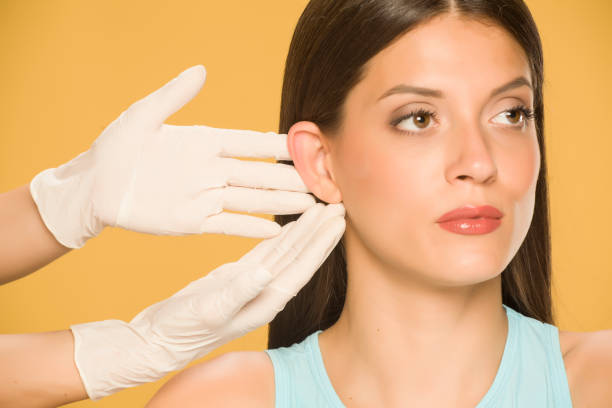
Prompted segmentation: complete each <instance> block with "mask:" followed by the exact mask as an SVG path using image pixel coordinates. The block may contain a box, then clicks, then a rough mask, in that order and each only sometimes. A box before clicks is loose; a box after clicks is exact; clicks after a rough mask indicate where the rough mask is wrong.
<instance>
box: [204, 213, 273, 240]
mask: <svg viewBox="0 0 612 408" xmlns="http://www.w3.org/2000/svg"><path fill="white" fill-rule="evenodd" d="M280 231H281V227H280V225H278V224H277V223H276V222H274V221H270V220H266V219H263V218H261V217H255V216H252V215H244V214H233V213H227V212H221V213H219V214H215V215H211V216H209V217H207V218H206V219H205V220H204V222H203V223H202V226H201V227H200V233H208V234H225V235H238V236H241V237H247V238H271V237H275V236H277V235H278V234H279V233H280Z"/></svg>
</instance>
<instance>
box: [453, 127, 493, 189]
mask: <svg viewBox="0 0 612 408" xmlns="http://www.w3.org/2000/svg"><path fill="white" fill-rule="evenodd" d="M450 140H451V143H450V148H449V152H448V162H447V163H448V166H447V170H446V177H447V180H448V182H449V183H451V184H454V183H456V182H457V180H461V181H462V182H463V181H464V180H466V179H471V181H472V182H474V183H479V184H483V183H491V182H493V181H494V180H495V179H496V177H497V165H496V162H495V157H494V155H493V153H494V152H493V150H492V146H491V143H490V136H489V135H488V134H487V131H486V130H485V129H484V128H483V127H482V126H481V125H479V124H471V125H465V126H462V127H461V128H459V127H458V128H457V129H456V130H455V132H454V134H452V135H451V136H450Z"/></svg>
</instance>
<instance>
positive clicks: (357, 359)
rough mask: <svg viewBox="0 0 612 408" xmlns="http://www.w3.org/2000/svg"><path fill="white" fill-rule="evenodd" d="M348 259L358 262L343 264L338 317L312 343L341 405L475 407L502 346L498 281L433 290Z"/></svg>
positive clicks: (369, 263)
mask: <svg viewBox="0 0 612 408" xmlns="http://www.w3.org/2000/svg"><path fill="white" fill-rule="evenodd" d="M347 254H361V255H362V256H361V257H360V258H361V259H350V257H349V258H348V259H347V266H348V287H347V294H346V301H345V304H344V308H343V310H342V314H341V316H340V318H339V319H338V321H337V322H336V323H335V324H334V325H333V326H331V327H330V328H329V329H327V330H325V331H324V332H323V333H321V335H320V336H319V344H320V348H321V354H322V356H323V360H324V363H325V367H326V370H327V372H328V375H329V377H330V380H331V381H332V384H333V386H334V388H335V390H336V392H337V393H338V395H339V396H340V398H341V399H342V400H343V401H344V402H345V404H348V405H349V406H361V405H363V406H389V407H394V406H406V402H407V401H410V405H414V406H453V407H460V406H466V407H467V406H470V407H474V406H475V405H476V404H477V403H478V402H479V401H480V400H481V399H482V397H483V396H484V395H485V394H486V392H487V390H488V389H489V388H490V386H491V384H492V383H493V380H494V378H495V375H496V373H497V370H498V368H499V364H500V362H501V358H502V355H503V350H504V347H505V344H506V337H507V332H508V322H507V317H506V313H505V310H504V309H503V307H502V300H501V275H497V276H496V277H494V278H493V279H489V280H486V281H484V282H480V283H478V284H474V285H470V286H455V287H435V286H434V285H432V284H429V285H427V283H425V282H422V281H417V280H416V279H410V274H408V273H407V272H406V273H403V274H402V273H398V272H397V271H392V270H388V269H386V268H384V267H382V266H381V265H380V264H377V263H376V262H375V261H373V258H368V257H367V256H363V255H365V254H366V251H350V250H347ZM421 280H422V279H421ZM352 401H360V404H359V405H356V404H351V402H352ZM361 402H362V403H361Z"/></svg>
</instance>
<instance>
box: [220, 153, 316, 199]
mask: <svg viewBox="0 0 612 408" xmlns="http://www.w3.org/2000/svg"><path fill="white" fill-rule="evenodd" d="M222 161H223V165H224V167H225V169H226V171H227V175H228V176H227V179H226V180H227V182H228V183H229V184H230V185H232V186H243V187H255V188H267V189H274V190H284V191H300V192H304V193H309V192H310V190H309V189H308V187H307V186H306V184H304V181H303V180H302V177H301V176H300V174H299V173H298V172H297V170H296V169H295V167H294V166H292V165H289V164H285V163H268V162H257V161H247V160H238V159H231V158H225V159H222Z"/></svg>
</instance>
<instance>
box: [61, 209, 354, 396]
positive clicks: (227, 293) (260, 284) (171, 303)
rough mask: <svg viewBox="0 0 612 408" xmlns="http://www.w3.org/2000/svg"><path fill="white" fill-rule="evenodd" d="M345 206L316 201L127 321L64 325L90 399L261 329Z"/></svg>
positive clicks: (307, 269) (317, 261)
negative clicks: (227, 260) (250, 246)
mask: <svg viewBox="0 0 612 408" xmlns="http://www.w3.org/2000/svg"><path fill="white" fill-rule="evenodd" d="M344 214H345V210H344V206H343V205H342V204H330V205H324V204H321V203H317V204H315V205H314V206H312V207H310V208H309V209H308V210H307V211H306V212H304V214H302V215H301V216H300V218H299V219H298V220H297V221H292V222H290V223H288V224H286V225H284V226H283V227H282V231H281V233H280V234H279V235H278V236H276V237H274V238H270V239H267V240H264V241H262V242H260V243H259V244H258V245H257V246H255V247H254V248H253V249H252V250H251V251H249V252H248V253H246V254H245V255H244V256H243V257H241V258H240V259H239V260H238V261H237V262H231V263H228V264H224V265H221V266H220V267H218V268H216V269H214V270H213V271H212V272H210V273H209V274H208V275H206V276H204V277H203V278H200V279H198V280H196V281H193V282H191V283H190V284H189V285H187V286H186V287H185V288H183V289H181V290H180V291H179V292H177V293H176V294H174V295H173V296H171V297H170V298H168V299H165V300H162V301H161V302H159V303H156V304H154V305H152V306H149V307H148V308H146V309H145V310H143V311H142V312H140V313H139V314H138V315H137V316H136V317H135V318H134V319H133V320H132V321H131V322H130V323H125V322H123V321H121V320H105V321H101V322H93V323H85V324H79V325H73V326H71V329H72V332H73V334H74V347H75V362H76V366H77V368H78V370H79V373H80V375H81V378H82V380H83V384H84V385H85V389H86V391H87V394H88V395H89V397H90V398H91V399H93V400H95V399H99V398H102V397H104V396H106V395H110V394H112V393H114V392H117V391H119V390H121V389H123V388H127V387H132V386H135V385H138V384H142V383H146V382H151V381H155V380H158V379H160V378H162V377H163V376H164V375H166V374H167V373H169V372H171V371H174V370H178V369H180V368H182V367H184V366H185V365H187V364H188V363H189V362H191V361H193V360H195V359H197V358H199V357H201V356H203V355H205V354H207V353H209V352H210V351H212V350H214V349H215V348H217V347H219V346H221V345H223V344H225V343H227V342H229V341H231V340H233V339H235V338H238V337H240V336H242V335H244V334H245V333H247V332H249V331H252V330H254V329H256V328H258V327H260V326H263V325H265V324H267V323H269V322H270V321H272V319H273V318H274V316H276V315H277V314H278V312H280V311H281V310H283V308H284V307H285V305H286V304H287V302H288V301H289V300H290V299H291V298H292V297H294V296H295V295H296V294H297V293H298V291H299V290H300V289H301V288H302V287H303V286H304V285H306V283H308V281H309V280H310V278H311V277H312V275H313V274H314V273H315V272H316V271H317V269H318V268H319V267H320V266H321V264H322V263H323V261H325V259H326V258H327V257H328V256H329V254H330V252H331V251H332V250H333V248H334V247H335V246H336V244H337V243H338V241H339V240H340V238H341V237H342V234H343V233H344V229H345V220H344Z"/></svg>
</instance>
